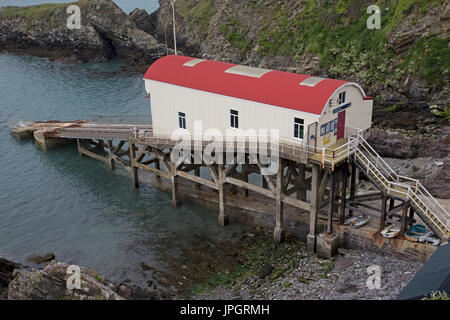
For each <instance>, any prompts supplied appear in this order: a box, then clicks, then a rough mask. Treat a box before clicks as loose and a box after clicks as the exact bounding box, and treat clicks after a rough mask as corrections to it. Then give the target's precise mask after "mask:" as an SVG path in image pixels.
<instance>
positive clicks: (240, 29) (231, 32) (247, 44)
mask: <svg viewBox="0 0 450 320" xmlns="http://www.w3.org/2000/svg"><path fill="white" fill-rule="evenodd" d="M219 32H220V33H221V34H223V35H225V36H226V37H227V40H228V42H229V43H230V44H231V45H232V46H233V47H236V48H239V49H241V53H244V52H246V51H247V50H248V49H251V44H252V41H251V40H250V39H249V38H248V37H247V34H248V28H247V27H244V26H243V25H242V23H240V22H239V21H238V20H236V19H231V20H230V22H229V23H222V24H221V25H220V26H219Z"/></svg>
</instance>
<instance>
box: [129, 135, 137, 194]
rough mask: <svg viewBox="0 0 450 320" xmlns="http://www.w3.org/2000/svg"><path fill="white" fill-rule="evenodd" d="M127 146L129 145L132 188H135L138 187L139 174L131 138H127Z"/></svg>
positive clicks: (134, 147)
mask: <svg viewBox="0 0 450 320" xmlns="http://www.w3.org/2000/svg"><path fill="white" fill-rule="evenodd" d="M129 146H130V165H131V179H132V182H133V188H135V189H137V188H139V175H138V167H136V166H135V161H136V146H135V144H134V143H133V142H132V140H131V139H130V140H129Z"/></svg>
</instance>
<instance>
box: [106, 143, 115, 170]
mask: <svg viewBox="0 0 450 320" xmlns="http://www.w3.org/2000/svg"><path fill="white" fill-rule="evenodd" d="M108 165H109V168H110V169H111V170H114V169H115V165H114V153H113V144H112V140H108Z"/></svg>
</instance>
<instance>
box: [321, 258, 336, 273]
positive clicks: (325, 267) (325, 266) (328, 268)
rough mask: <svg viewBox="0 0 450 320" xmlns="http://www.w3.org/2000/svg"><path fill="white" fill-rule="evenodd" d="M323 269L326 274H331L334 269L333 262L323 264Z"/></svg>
mask: <svg viewBox="0 0 450 320" xmlns="http://www.w3.org/2000/svg"><path fill="white" fill-rule="evenodd" d="M322 268H323V270H324V271H325V272H330V271H331V270H333V268H334V262H333V261H329V262H324V263H322Z"/></svg>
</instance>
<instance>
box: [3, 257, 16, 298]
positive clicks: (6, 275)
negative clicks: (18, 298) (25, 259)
mask: <svg viewBox="0 0 450 320" xmlns="http://www.w3.org/2000/svg"><path fill="white" fill-rule="evenodd" d="M19 267H20V264H18V263H14V262H11V261H8V260H6V259H3V258H0V300H6V299H8V286H9V283H10V282H11V281H12V280H13V278H14V276H13V272H14V270H15V269H17V268H19Z"/></svg>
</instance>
